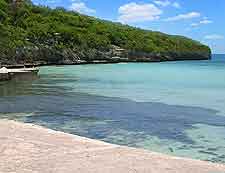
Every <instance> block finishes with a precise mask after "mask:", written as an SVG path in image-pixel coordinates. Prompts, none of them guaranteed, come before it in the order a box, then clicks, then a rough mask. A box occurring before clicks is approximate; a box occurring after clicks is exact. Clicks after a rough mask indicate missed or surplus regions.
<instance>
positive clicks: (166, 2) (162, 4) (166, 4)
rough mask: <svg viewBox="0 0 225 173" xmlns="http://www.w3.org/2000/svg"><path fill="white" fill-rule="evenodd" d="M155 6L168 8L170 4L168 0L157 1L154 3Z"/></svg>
mask: <svg viewBox="0 0 225 173" xmlns="http://www.w3.org/2000/svg"><path fill="white" fill-rule="evenodd" d="M154 3H155V4H157V5H159V6H163V7H166V6H169V5H170V4H171V2H170V1H168V0H163V1H162V0H157V1H154Z"/></svg>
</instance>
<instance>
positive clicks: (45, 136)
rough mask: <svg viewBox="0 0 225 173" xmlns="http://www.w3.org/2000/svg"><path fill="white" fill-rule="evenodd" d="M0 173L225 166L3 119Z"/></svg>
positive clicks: (163, 171) (205, 171)
mask: <svg viewBox="0 0 225 173" xmlns="http://www.w3.org/2000/svg"><path fill="white" fill-rule="evenodd" d="M0 173H225V165H220V164H213V163H209V162H204V161H198V160H192V159H185V158H178V157H172V156H167V155H164V154H160V153H155V152H149V151H145V150H141V149H134V148H128V147H122V146H118V145H113V144H108V143H105V142H101V141H97V140H92V139H88V138H83V137H79V136H75V135H70V134H65V133H62V132H57V131H53V130H50V129H45V128H43V127H39V126H36V125H32V124H23V123H19V122H15V121H8V120H0Z"/></svg>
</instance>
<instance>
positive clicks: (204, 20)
mask: <svg viewBox="0 0 225 173" xmlns="http://www.w3.org/2000/svg"><path fill="white" fill-rule="evenodd" d="M199 23H200V24H210V23H213V21H211V20H208V19H203V20H201V21H200V22H199Z"/></svg>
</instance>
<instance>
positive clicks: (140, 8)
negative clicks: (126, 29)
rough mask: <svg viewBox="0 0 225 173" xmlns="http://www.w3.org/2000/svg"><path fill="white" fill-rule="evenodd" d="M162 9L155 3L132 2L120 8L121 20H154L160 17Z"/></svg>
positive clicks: (125, 21) (126, 21)
mask: <svg viewBox="0 0 225 173" xmlns="http://www.w3.org/2000/svg"><path fill="white" fill-rule="evenodd" d="M162 13H163V12H162V10H160V9H159V8H158V7H156V6H155V5H154V4H151V3H145V4H137V3H135V2H131V3H128V4H125V5H123V6H121V7H120V8H119V15H120V16H119V19H118V20H119V21H120V22H122V23H137V22H144V21H153V20H157V19H159V18H160V15H161V14H162Z"/></svg>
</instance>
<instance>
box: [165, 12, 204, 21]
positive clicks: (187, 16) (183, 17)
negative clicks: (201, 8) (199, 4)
mask: <svg viewBox="0 0 225 173" xmlns="http://www.w3.org/2000/svg"><path fill="white" fill-rule="evenodd" d="M200 16H201V14H200V13H198V12H190V13H186V14H179V15H177V16H174V17H169V18H167V19H165V21H167V22H170V21H179V20H186V19H193V18H197V17H200Z"/></svg>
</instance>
